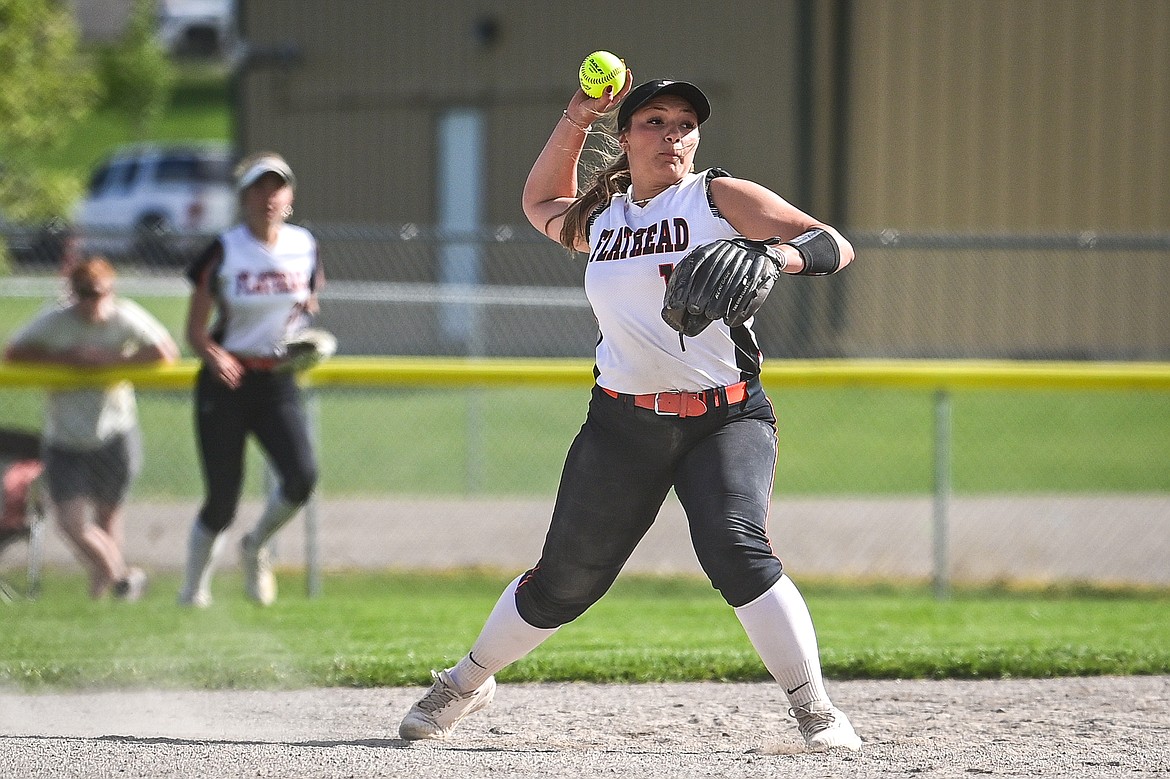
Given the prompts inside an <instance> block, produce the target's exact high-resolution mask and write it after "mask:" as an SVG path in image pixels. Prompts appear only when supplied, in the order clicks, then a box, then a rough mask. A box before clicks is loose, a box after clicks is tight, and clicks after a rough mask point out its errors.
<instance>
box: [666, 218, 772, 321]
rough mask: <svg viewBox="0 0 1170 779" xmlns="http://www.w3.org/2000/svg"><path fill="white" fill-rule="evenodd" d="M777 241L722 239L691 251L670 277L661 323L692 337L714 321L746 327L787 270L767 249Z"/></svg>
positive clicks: (675, 267) (676, 266)
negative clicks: (781, 271)
mask: <svg viewBox="0 0 1170 779" xmlns="http://www.w3.org/2000/svg"><path fill="white" fill-rule="evenodd" d="M775 243H779V239H777V238H772V239H769V240H767V241H753V240H751V239H749V238H722V239H720V240H718V241H712V242H711V243H707V244H703V245H702V246H698V247H696V248H694V249H692V250H691V251H690V252H689V253H688V254H687V255H686V256H685V257H683V258H682V260H681V261H680V262H679V263H678V265H675V266H674V270H673V271H672V272H671V274H670V279H669V280H668V281H667V283H666V295H665V296H664V297H663V301H662V306H663V308H662V319H663V320H664V321H665V322H666V323H667V324H668V325H670V326H671V327H673V328H674V329H675V330H677V331H678V332H680V333H682V334H683V335H685V336H690V337H692V338H693V337H694V336H696V335H698V334H699V333H701V332H703V330H704V329H706V327H707V325H709V324H711V323H712V322H714V321H715V320H716V319H722V320H723V321H724V322H726V323H727V325H728V326H729V327H737V326H739V325H742V324H743V323H744V322H746V321H747V320H748V319H750V318H751V317H752V316H754V315H755V313H756V312H757V311H758V310H759V309H760V306H762V305H763V303H764V299H765V298H767V297H768V293H769V292H770V291H771V290H772V285H773V284H775V283H776V278H777V277H778V276H779V275H780V270H781V268H782V267H783V265H782V264H781V260H780V259H779V258H777V257H776V256H774V255H773V254H771V253H770V252H769V251H768V246H770V245H772V244H775Z"/></svg>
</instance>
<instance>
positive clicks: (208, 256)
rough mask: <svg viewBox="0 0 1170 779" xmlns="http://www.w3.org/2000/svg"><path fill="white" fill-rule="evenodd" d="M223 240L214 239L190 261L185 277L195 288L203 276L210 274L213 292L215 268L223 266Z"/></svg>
mask: <svg viewBox="0 0 1170 779" xmlns="http://www.w3.org/2000/svg"><path fill="white" fill-rule="evenodd" d="M223 254H224V249H223V239H222V238H219V237H216V239H215V240H214V241H212V242H211V244H210V245H209V246H208V247H207V248H206V249H204V250H203V251H202V252H200V254H199V256H198V257H196V258H195V259H194V260H192V261H191V264H190V265H188V266H187V270H186V271H185V274H184V275H186V277H187V278H188V279H189V280H190V281H191V283H192V284H194V285H195V286H199V282H200V281H201V280H202V279H203V278H204V275H205V274H211V291H212V292H213V293H214V292H215V268H216V266H218V265H221V264H223Z"/></svg>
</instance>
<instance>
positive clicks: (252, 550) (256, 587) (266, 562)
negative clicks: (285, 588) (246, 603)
mask: <svg viewBox="0 0 1170 779" xmlns="http://www.w3.org/2000/svg"><path fill="white" fill-rule="evenodd" d="M240 565H241V567H243V569H244V591H245V592H246V593H247V594H248V597H249V598H251V599H252V600H254V601H255V602H256V603H259V604H260V605H261V606H271V605H272V602H273V601H275V600H276V577H275V576H274V575H273V574H272V561H271V560H270V559H269V557H268V548H267V547H265V546H263V545H261V546H253V545H252V543H251V536H244V537H243V538H241V539H240Z"/></svg>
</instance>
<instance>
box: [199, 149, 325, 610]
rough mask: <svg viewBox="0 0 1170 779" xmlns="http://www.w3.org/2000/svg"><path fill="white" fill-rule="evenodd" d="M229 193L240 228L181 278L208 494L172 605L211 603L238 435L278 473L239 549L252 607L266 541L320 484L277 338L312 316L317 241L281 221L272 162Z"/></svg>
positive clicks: (282, 197)
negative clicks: (235, 195)
mask: <svg viewBox="0 0 1170 779" xmlns="http://www.w3.org/2000/svg"><path fill="white" fill-rule="evenodd" d="M236 186H237V189H238V191H239V195H240V209H241V212H242V215H243V221H242V223H241V224H239V225H236V226H235V227H232V228H230V229H229V230H227V231H225V232H224V233H222V234H221V235H220V236H219V237H218V238H217V239H216V240H215V241H214V242H213V243H212V245H211V246H210V247H209V248H208V249H207V250H206V251H205V252H204V253H203V254H202V255H201V256H200V257H199V258H198V259H196V260H195V262H194V263H192V265H191V267H190V268H188V271H187V276H188V278H189V279H190V280H191V282H192V284H193V285H194V289H193V291H192V293H191V302H190V309H189V311H188V314H187V340H188V342H189V343H190V344H191V347H192V348H193V349H194V350H195V353H196V354H197V355H198V356H199V357H200V358H201V359H202V361H203V365H202V367H201V368H200V371H199V376H198V378H197V380H196V387H195V427H196V431H197V434H198V443H199V456H200V458H201V460H202V464H203V475H204V480H205V483H206V487H207V494H206V497H205V500H204V502H203V506H202V508H200V510H199V514H198V516H197V517H196V519H195V522H194V523H193V524H192V526H191V533H190V536H189V538H188V542H187V564H186V571H185V579H184V582H183V586H182V590H181V591H180V593H179V603H180V604H182V605H185V606H195V607H199V608H204V607H206V606H209V605H210V604H211V575H212V571H213V569H214V564H215V559H216V556H217V554H218V552H219V549H220V547H221V546H222V545H223V539H224V530H226V529H227V527H228V526H229V525H231V523H232V521H233V520H234V519H235V515H236V509H237V507H238V505H239V501H240V491H241V488H242V485H243V474H244V451H245V443H246V439H247V436H248V435H249V434H251V435H253V436H255V438H256V441H257V442H258V443H259V444H260V446H261V448H262V449H263V450H264V452H265V454H266V455H267V457H268V460H269V462H270V464H271V465H272V466H273V468H274V469H275V471H276V474H277V477H278V482H277V484H276V486H275V489H274V490H273V491H272V493H271V494H270V495H269V496H268V500H267V505H266V506H265V508H264V512H263V514H262V515H261V516H260V519H259V521H258V522H257V524H256V526H255V528H254V529H253V530H252V531H251V532H250V533H248V534H246V535H245V536H244V537H243V538H242V539H241V544H240V562H241V567H242V568H243V571H244V585H245V592H246V594H247V595H248V597H249V598H251V599H252V600H253V601H255V602H256V603H258V604H261V605H265V606H266V605H269V604H270V603H272V602H273V601H274V600H275V599H276V579H275V577H274V576H273V573H272V567H271V564H270V561H269V556H268V551H267V546H266V545H267V543H268V541H269V539H271V538H272V536H273V535H274V534H275V533H276V532H277V531H278V530H279V529H280V528H281V527H282V526H284V525H285V524H286V523H287V522H288V521H289V520H290V519H292V517H293V516H294V515H295V514H296V512H297V511H298V510H299V509H300V508H301V507H302V506H303V505H304V504H305V503H306V502H307V501H308V499H309V496H310V494H311V493H312V492H313V489H314V487H315V486H316V483H317V461H316V455H315V453H314V451H313V447H312V444H311V441H310V438H309V430H308V422H307V417H306V414H305V408H304V401H303V399H302V397H301V393H300V389H299V387H298V386H297V383H296V378H295V374H294V373H293V372H292V371H289V370H287V369H286V368H287V366H286V365H285V361H284V355H283V351H282V344H283V342H284V341H285V339H286V338H287V337H288V336H290V335H292V334H293V333H294V332H296V331H297V330H298V329H301V328H303V327H305V325H306V324H307V323H308V321H309V320H310V318H311V317H312V316H313V315H314V314H316V313H317V292H318V290H319V289H320V286H321V283H322V281H323V276H322V272H321V266H320V263H319V262H318V258H317V243H316V240H315V239H314V238H313V236H312V234H310V233H309V231H308V230H305V229H304V228H302V227H297V226H295V225H290V224H287V223H286V221H285V220H286V219H287V218H288V217H289V216H290V215H291V214H292V204H293V195H294V189H295V187H296V179H295V177H294V176H293V172H292V170H291V169H290V168H289V166H288V163H287V162H285V160H284V159H283V158H282V157H281V156H280V155H278V154H274V153H272V152H264V153H261V154H258V155H253V156H252V157H249V158H248V159H245V160H244V161H243V162H242V163H241V164H240V166H239V168H238V170H237V182H236ZM213 313H214V315H215V317H214V320H213V319H212V314H213Z"/></svg>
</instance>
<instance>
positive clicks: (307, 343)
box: [281, 327, 337, 371]
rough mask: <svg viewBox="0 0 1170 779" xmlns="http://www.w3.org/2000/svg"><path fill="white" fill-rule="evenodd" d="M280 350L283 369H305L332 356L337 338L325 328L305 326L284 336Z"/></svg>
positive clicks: (335, 349)
mask: <svg viewBox="0 0 1170 779" xmlns="http://www.w3.org/2000/svg"><path fill="white" fill-rule="evenodd" d="M282 350H283V352H284V354H283V357H284V363H283V364H282V365H281V368H282V369H283V370H286V371H307V370H308V369H309V368H312V367H313V366H314V365H317V364H318V363H320V362H322V361H323V360H327V359H329V358H330V357H332V356H333V354H334V353H335V352H336V351H337V339H336V338H334V337H333V334H332V333H330V332H328V331H327V330H321V329H320V328H316V327H307V328H305V329H304V330H300V331H298V332H296V333H293V334H292V335H290V336H289V337H288V338H286V339H285V340H284V343H283V344H282Z"/></svg>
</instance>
